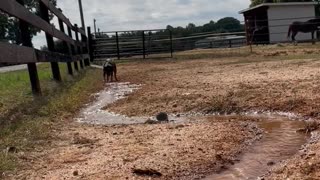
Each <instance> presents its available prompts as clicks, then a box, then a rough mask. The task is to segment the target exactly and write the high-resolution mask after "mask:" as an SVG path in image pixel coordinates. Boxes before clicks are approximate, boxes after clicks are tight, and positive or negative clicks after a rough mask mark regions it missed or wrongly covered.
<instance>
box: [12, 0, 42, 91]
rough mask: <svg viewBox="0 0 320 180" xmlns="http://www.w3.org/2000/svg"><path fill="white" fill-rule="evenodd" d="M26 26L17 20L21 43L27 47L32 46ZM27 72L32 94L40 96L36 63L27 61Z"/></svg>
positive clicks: (21, 2)
mask: <svg viewBox="0 0 320 180" xmlns="http://www.w3.org/2000/svg"><path fill="white" fill-rule="evenodd" d="M17 2H18V3H20V4H21V5H24V1H23V0H17ZM28 26H29V25H28V24H27V23H26V22H24V21H22V20H19V28H20V35H21V40H22V45H23V46H27V47H32V41H31V36H30V30H29V27H28ZM28 72H29V78H30V83H31V89H32V94H33V95H35V96H41V88H40V82H39V77H38V70H37V65H36V63H28Z"/></svg>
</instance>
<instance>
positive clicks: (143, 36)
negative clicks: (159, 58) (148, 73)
mask: <svg viewBox="0 0 320 180" xmlns="http://www.w3.org/2000/svg"><path fill="white" fill-rule="evenodd" d="M145 38H146V37H145V34H144V31H142V48H143V50H142V51H143V59H146V44H145Z"/></svg>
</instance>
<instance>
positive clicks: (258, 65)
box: [9, 46, 320, 179]
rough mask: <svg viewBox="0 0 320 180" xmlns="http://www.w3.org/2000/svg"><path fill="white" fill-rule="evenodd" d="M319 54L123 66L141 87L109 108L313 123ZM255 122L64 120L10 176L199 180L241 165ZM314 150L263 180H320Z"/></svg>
mask: <svg viewBox="0 0 320 180" xmlns="http://www.w3.org/2000/svg"><path fill="white" fill-rule="evenodd" d="M318 49H319V48H318V47H311V48H310V47H307V46H305V47H304V46H301V47H300V48H298V49H297V48H294V47H291V46H290V47H280V46H268V47H262V48H259V49H257V50H256V51H255V52H254V53H253V54H249V55H248V54H246V53H242V50H241V49H238V50H224V51H223V50H219V51H215V50H203V51H191V52H185V53H178V54H177V56H178V57H179V58H178V59H175V60H152V61H136V62H130V63H123V64H119V65H118V69H119V70H118V71H119V78H120V80H121V81H123V82H131V83H135V84H141V85H142V86H141V89H139V90H138V91H136V92H134V93H133V94H131V95H129V96H128V97H127V98H125V99H122V100H119V101H117V102H116V103H114V104H112V105H110V106H106V107H105V109H106V110H109V111H113V112H116V113H119V114H124V115H128V116H146V115H148V116H154V115H155V114H156V113H158V112H167V113H172V114H182V113H192V112H194V113H196V112H200V113H204V114H207V113H220V114H231V113H241V112H250V111H252V112H253V111H254V112H256V111H258V112H265V111H271V112H291V113H295V114H297V115H299V116H301V117H303V118H309V117H312V118H314V119H318V118H319V117H320V93H319V92H320V89H319V88H320V61H319V60H320V59H319V58H318V54H319V52H320V50H318ZM195 57H196V58H195ZM251 122H253V119H241V118H240V119H235V120H234V121H232V122H230V119H228V118H226V119H217V120H216V121H208V120H195V121H193V122H188V123H183V124H157V125H147V124H145V125H129V126H98V125H85V124H83V125H80V124H77V123H74V122H69V121H68V122H67V123H66V124H64V126H61V129H59V128H57V130H56V135H57V137H56V138H55V139H54V140H52V141H51V142H49V146H50V148H49V149H42V150H41V149H40V150H39V151H38V152H37V150H35V151H34V152H32V153H20V154H19V157H20V159H21V160H22V161H24V163H25V164H26V166H25V168H24V169H23V170H22V171H19V172H17V173H15V174H13V175H11V176H9V178H12V179H16V178H19V179H64V178H66V179H73V178H78V179H150V178H151V177H154V178H159V179H197V178H201V177H204V176H205V175H206V174H208V173H210V172H211V173H212V172H219V171H221V170H223V169H225V168H227V167H228V166H229V165H231V164H233V163H234V162H235V161H237V158H236V157H237V155H238V154H239V153H240V152H242V151H243V150H245V149H244V147H248V146H247V145H248V144H250V142H251V141H253V140H255V139H256V137H257V136H258V135H259V134H260V132H259V131H258V130H257V128H255V126H254V125H253V124H252V123H251ZM319 148H320V142H319V141H318V140H316V141H314V142H313V143H312V144H309V145H308V147H306V148H305V149H304V151H303V152H300V153H297V155H296V156H295V157H293V158H292V159H290V160H288V162H287V163H285V165H283V166H281V167H277V168H275V169H274V170H273V171H272V173H271V174H269V175H268V176H266V179H284V178H290V179H307V178H309V179H320V173H319V172H320V171H319V169H320V153H319V152H320V149H319ZM134 170H136V171H134ZM141 173H142V174H143V173H149V175H147V176H143V175H141ZM160 175H161V176H160ZM106 177H107V178H106Z"/></svg>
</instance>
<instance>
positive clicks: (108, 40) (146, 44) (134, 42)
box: [92, 29, 173, 60]
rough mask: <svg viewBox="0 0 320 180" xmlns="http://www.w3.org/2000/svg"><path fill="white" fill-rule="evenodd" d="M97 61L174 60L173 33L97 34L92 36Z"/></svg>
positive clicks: (161, 31) (121, 32) (142, 31)
mask: <svg viewBox="0 0 320 180" xmlns="http://www.w3.org/2000/svg"><path fill="white" fill-rule="evenodd" d="M92 49H93V57H94V59H95V60H103V59H106V58H117V59H128V58H139V59H140V58H143V59H146V58H168V57H170V58H172V53H173V44H172V32H171V31H169V30H167V29H156V30H135V31H112V32H97V33H93V35H92Z"/></svg>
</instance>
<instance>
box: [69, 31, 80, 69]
mask: <svg viewBox="0 0 320 180" xmlns="http://www.w3.org/2000/svg"><path fill="white" fill-rule="evenodd" d="M68 35H69V37H70V38H72V30H71V28H70V27H68ZM70 48H71V49H70V50H71V54H72V55H75V54H76V50H75V46H73V45H70ZM73 64H74V69H75V70H76V71H79V67H78V62H77V61H74V63H73Z"/></svg>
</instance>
